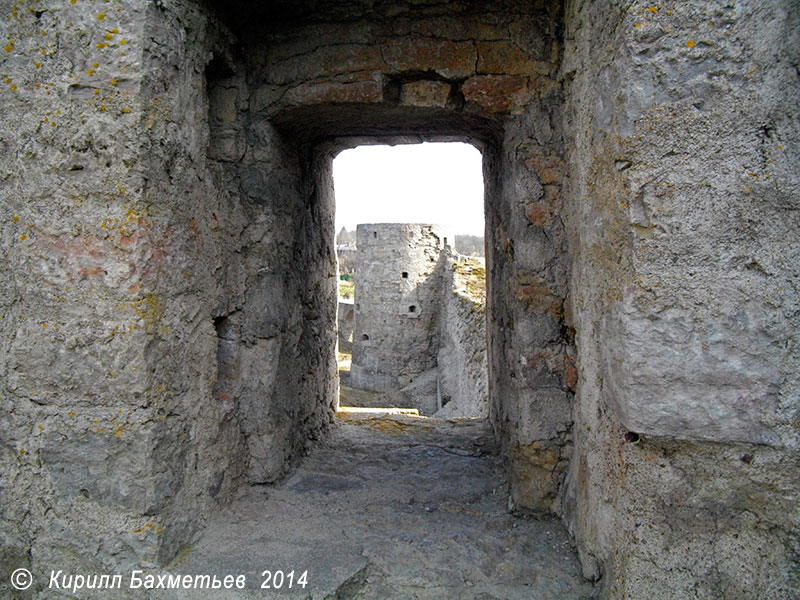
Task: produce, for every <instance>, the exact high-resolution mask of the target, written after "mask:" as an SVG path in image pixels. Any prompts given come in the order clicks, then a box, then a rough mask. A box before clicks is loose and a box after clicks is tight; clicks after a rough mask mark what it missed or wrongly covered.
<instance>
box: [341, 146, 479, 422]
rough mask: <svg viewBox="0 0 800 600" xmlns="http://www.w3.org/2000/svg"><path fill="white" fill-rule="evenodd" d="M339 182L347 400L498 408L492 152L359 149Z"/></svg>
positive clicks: (458, 410)
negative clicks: (488, 264)
mask: <svg viewBox="0 0 800 600" xmlns="http://www.w3.org/2000/svg"><path fill="white" fill-rule="evenodd" d="M333 179H334V189H335V197H336V232H337V240H336V245H337V258H338V271H339V310H338V319H337V320H338V328H339V335H338V340H339V353H338V356H337V358H338V364H339V376H340V401H339V404H340V406H357V407H361V408H402V409H406V410H416V411H418V412H419V414H420V415H423V416H439V417H446V418H447V417H462V418H463V417H473V418H485V417H487V415H488V383H487V381H488V377H487V359H486V324H485V321H486V269H485V251H484V249H485V246H484V235H485V224H484V212H485V204H484V183H483V170H482V156H481V152H480V151H479V150H478V149H477V148H475V147H474V146H472V145H470V144H466V143H461V142H450V143H422V144H404V145H398V146H386V145H367V146H357V147H355V148H351V149H348V150H344V151H342V152H341V153H339V155H338V156H337V157H336V158H335V160H334V162H333Z"/></svg>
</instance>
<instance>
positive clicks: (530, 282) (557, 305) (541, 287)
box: [514, 276, 564, 318]
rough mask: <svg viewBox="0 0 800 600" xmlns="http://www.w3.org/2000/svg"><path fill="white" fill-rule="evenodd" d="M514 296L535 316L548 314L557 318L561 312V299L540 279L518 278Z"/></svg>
mask: <svg viewBox="0 0 800 600" xmlns="http://www.w3.org/2000/svg"><path fill="white" fill-rule="evenodd" d="M514 296H515V297H516V299H517V300H519V301H520V302H524V303H526V304H527V305H528V308H529V309H531V310H532V311H533V312H535V313H536V314H546V313H549V314H550V315H552V316H553V317H554V318H558V317H560V316H561V314H562V312H563V308H564V300H563V298H561V297H559V296H558V294H556V293H555V292H554V291H553V290H551V289H550V286H549V285H548V283H547V282H546V281H545V280H544V279H541V278H536V277H534V276H526V277H522V278H520V280H519V283H518V284H517V286H516V290H515V294H514Z"/></svg>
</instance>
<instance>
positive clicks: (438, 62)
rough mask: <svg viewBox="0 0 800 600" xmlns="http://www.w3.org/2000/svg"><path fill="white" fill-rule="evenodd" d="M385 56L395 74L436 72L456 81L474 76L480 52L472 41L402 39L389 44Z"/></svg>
mask: <svg viewBox="0 0 800 600" xmlns="http://www.w3.org/2000/svg"><path fill="white" fill-rule="evenodd" d="M384 56H385V58H386V64H387V65H388V66H389V69H390V70H391V71H394V72H402V71H433V72H435V73H438V74H439V75H441V76H442V77H447V78H453V79H457V78H462V77H468V76H470V75H472V74H474V73H475V60H476V58H477V51H476V49H475V45H474V44H473V43H472V42H451V41H446V40H437V39H425V38H419V39H400V40H392V41H390V42H389V43H388V44H387V45H386V47H385V49H384Z"/></svg>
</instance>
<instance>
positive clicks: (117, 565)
mask: <svg viewBox="0 0 800 600" xmlns="http://www.w3.org/2000/svg"><path fill="white" fill-rule="evenodd" d="M9 10H10V9H9ZM14 13H15V14H14V15H11V14H9V15H8V16H9V20H8V21H4V24H3V36H4V37H3V39H4V40H9V41H8V42H6V41H4V45H5V44H6V43H8V48H6V49H5V50H4V51H3V52H4V55H3V63H2V69H3V79H4V80H6V79H7V80H9V81H10V83H8V84H4V88H3V93H4V95H5V96H6V99H7V102H6V106H7V109H8V119H7V120H5V121H4V125H3V130H2V133H0V135H1V136H2V150H3V154H2V169H3V172H4V173H5V177H6V180H7V181H6V183H8V184H10V185H4V186H3V202H2V209H3V211H2V213H3V219H2V220H3V237H2V239H3V254H2V261H3V265H4V267H3V269H2V277H3V279H4V291H3V294H2V302H3V304H2V311H0V314H2V319H1V320H0V327H2V339H3V342H2V353H1V355H0V356H1V357H0V361H1V362H0V364H2V371H3V374H4V375H3V382H2V386H3V390H2V392H0V397H2V399H3V417H2V421H1V423H2V427H1V428H0V431H2V434H1V435H2V440H3V448H4V454H3V456H4V465H3V472H4V478H5V477H8V478H9V479H8V480H9V481H11V480H14V481H16V482H17V483H16V484H15V485H14V486H3V489H2V494H3V498H2V505H3V507H4V509H3V514H2V528H0V531H2V534H1V535H2V538H1V539H0V542H2V557H3V560H2V563H3V568H6V567H9V568H11V567H13V568H17V567H19V566H25V565H30V568H31V570H32V571H33V572H34V573H41V574H44V573H48V572H49V571H48V568H49V566H51V565H59V566H63V568H64V569H71V570H72V571H73V572H82V571H87V570H88V571H93V572H96V571H100V572H114V570H116V569H125V568H127V566H130V565H137V564H138V565H144V566H147V565H151V564H159V563H163V562H165V561H167V560H169V559H170V558H171V557H173V556H174V555H175V553H176V552H177V551H178V550H179V549H180V548H181V547H182V546H183V545H184V544H186V543H187V542H188V540H189V539H190V537H191V535H192V533H193V532H194V531H196V529H197V528H198V527H199V526H201V525H202V523H203V521H204V518H205V516H206V515H208V514H209V512H210V511H211V510H213V509H215V508H217V507H218V506H219V505H221V504H225V503H226V502H227V501H228V500H229V499H230V497H231V496H232V494H233V493H234V492H235V490H236V489H237V487H238V486H240V485H243V484H246V483H248V482H249V483H261V482H267V481H274V480H275V479H277V478H278V477H280V476H281V475H282V474H283V473H285V472H286V471H287V470H288V468H289V467H290V465H291V464H292V461H293V460H294V459H296V458H297V457H298V456H299V455H300V454H301V453H302V452H303V451H304V448H305V444H306V443H307V442H308V440H309V439H312V438H314V437H316V436H317V435H318V434H319V432H320V431H321V429H323V428H324V426H325V424H326V423H327V421H328V419H329V414H330V411H331V409H332V408H333V406H334V404H335V401H336V387H335V386H336V382H335V376H334V374H335V362H334V360H333V349H334V348H335V330H334V328H333V327H332V326H331V323H333V322H334V320H335V270H336V267H335V258H334V254H333V243H332V241H333V216H332V215H333V209H332V201H333V199H332V193H329V191H328V190H327V188H326V186H327V187H330V184H329V180H330V172H329V171H326V170H325V167H324V165H322V166H319V165H312V164H311V163H310V162H309V158H308V157H307V156H301V154H300V152H299V151H298V150H297V149H296V148H294V147H291V148H290V147H287V145H286V144H285V143H283V142H282V140H281V137H280V135H279V134H277V133H276V132H275V131H274V129H272V128H269V127H265V126H264V124H255V125H253V124H251V123H250V122H249V120H248V118H247V114H246V108H247V103H248V101H249V94H248V92H247V87H246V79H245V77H244V71H243V69H242V68H241V63H240V60H239V59H238V56H237V54H236V47H235V46H234V44H233V42H234V39H235V38H234V37H233V35H232V34H231V32H230V31H229V30H228V29H227V28H226V27H225V26H224V25H222V24H220V23H219V22H218V21H217V20H216V19H215V18H214V17H213V15H212V14H211V13H210V12H208V10H207V9H204V8H203V7H201V6H199V5H198V4H197V3H195V2H191V1H187V2H171V3H169V5H162V4H159V5H156V4H154V3H139V2H130V3H124V2H122V3H112V4H102V5H101V4H98V5H97V6H95V5H91V4H88V3H81V4H71V3H68V2H55V1H53V2H42V3H40V5H38V6H37V10H36V11H28V10H27V8H25V9H22V8H20V9H19V10H18V11H14ZM41 31H44V32H45V33H44V34H42V33H41ZM30 32H33V34H35V37H34V36H33V35H32V34H31V35H29V33H30ZM11 40H13V41H11ZM40 48H41V50H42V52H41V53H40ZM40 56H41V57H42V58H38V57H40ZM31 57H37V60H36V61H32V60H30V59H31ZM31 173H37V174H38V175H37V176H36V177H31V176H30V174H31ZM310 173H316V174H317V176H318V177H319V179H318V180H317V179H315V178H313V177H312V178H305V177H304V175H305V174H310ZM317 361H318V362H317ZM32 511H33V512H32ZM7 582H8V577H3V581H2V584H0V585H6V584H7ZM121 593H124V592H121Z"/></svg>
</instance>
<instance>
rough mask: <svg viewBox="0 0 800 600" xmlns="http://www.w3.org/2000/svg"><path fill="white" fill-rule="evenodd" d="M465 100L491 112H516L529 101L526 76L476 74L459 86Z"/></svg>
mask: <svg viewBox="0 0 800 600" xmlns="http://www.w3.org/2000/svg"><path fill="white" fill-rule="evenodd" d="M461 91H462V92H463V94H464V98H465V99H466V101H467V102H469V103H471V104H474V105H476V106H478V107H480V108H483V109H484V110H487V111H489V112H492V113H507V112H516V111H518V110H519V109H520V108H522V107H523V106H525V105H526V104H527V103H528V102H529V101H530V96H529V85H528V79H527V77H523V76H521V75H478V76H476V77H471V78H470V79H467V80H466V81H465V82H464V84H463V85H462V86H461Z"/></svg>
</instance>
